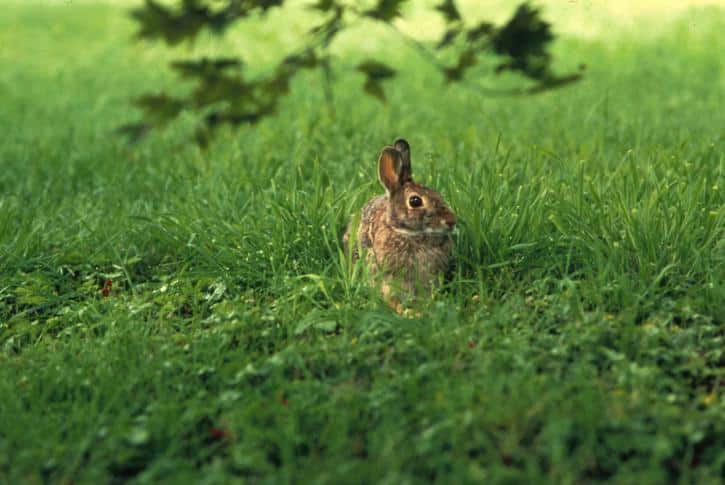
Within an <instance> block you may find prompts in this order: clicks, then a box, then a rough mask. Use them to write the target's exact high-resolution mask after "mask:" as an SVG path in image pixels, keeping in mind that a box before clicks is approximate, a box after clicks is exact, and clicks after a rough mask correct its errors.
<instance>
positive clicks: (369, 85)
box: [363, 78, 388, 103]
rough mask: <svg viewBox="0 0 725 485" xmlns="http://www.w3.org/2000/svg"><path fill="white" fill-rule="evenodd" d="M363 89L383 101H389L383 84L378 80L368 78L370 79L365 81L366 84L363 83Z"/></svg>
mask: <svg viewBox="0 0 725 485" xmlns="http://www.w3.org/2000/svg"><path fill="white" fill-rule="evenodd" d="M363 91H365V92H366V93H368V94H369V95H371V96H374V97H376V98H378V99H379V100H380V101H381V102H383V103H387V101H388V100H387V99H386V98H385V91H383V86H382V85H381V84H380V83H379V82H378V81H375V80H373V79H369V78H368V80H367V81H365V84H364V85H363Z"/></svg>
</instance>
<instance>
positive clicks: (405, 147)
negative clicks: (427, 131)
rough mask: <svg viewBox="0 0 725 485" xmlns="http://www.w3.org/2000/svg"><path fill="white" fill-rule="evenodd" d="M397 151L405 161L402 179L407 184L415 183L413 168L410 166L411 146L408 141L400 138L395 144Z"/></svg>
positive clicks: (401, 171)
mask: <svg viewBox="0 0 725 485" xmlns="http://www.w3.org/2000/svg"><path fill="white" fill-rule="evenodd" d="M393 146H394V147H395V149H396V150H398V151H399V152H400V157H401V159H402V160H403V167H402V168H401V170H400V179H401V180H402V181H403V183H405V182H412V181H413V167H412V166H411V164H410V145H409V144H408V142H407V141H405V140H404V139H402V138H398V139H397V140H395V143H393Z"/></svg>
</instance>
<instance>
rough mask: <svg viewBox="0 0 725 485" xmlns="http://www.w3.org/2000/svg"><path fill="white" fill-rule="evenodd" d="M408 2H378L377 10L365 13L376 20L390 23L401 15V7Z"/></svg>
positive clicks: (385, 0)
mask: <svg viewBox="0 0 725 485" xmlns="http://www.w3.org/2000/svg"><path fill="white" fill-rule="evenodd" d="M405 1H406V0H378V4H377V6H376V7H375V8H373V9H371V10H368V11H366V12H365V15H366V16H368V17H372V18H374V19H378V20H382V21H383V22H390V21H391V20H393V19H394V18H395V17H398V16H399V15H400V6H401V5H402V4H403V3H405Z"/></svg>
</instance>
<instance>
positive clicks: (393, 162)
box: [378, 147, 403, 193]
mask: <svg viewBox="0 0 725 485" xmlns="http://www.w3.org/2000/svg"><path fill="white" fill-rule="evenodd" d="M402 168H403V159H402V156H401V154H400V152H399V151H398V150H396V149H395V148H392V147H385V148H383V151H382V153H381V154H380V160H378V175H379V177H380V183H381V184H383V187H385V190H386V191H387V192H388V193H393V192H395V191H396V190H398V189H399V188H400V187H402V186H403V180H402V179H401V178H400V171H401V169H402Z"/></svg>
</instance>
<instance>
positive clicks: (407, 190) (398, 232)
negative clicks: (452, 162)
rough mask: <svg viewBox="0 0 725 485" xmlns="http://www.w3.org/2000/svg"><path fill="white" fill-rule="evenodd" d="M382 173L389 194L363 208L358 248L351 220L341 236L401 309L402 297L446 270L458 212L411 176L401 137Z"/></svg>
mask: <svg viewBox="0 0 725 485" xmlns="http://www.w3.org/2000/svg"><path fill="white" fill-rule="evenodd" d="M378 176H379V179H380V183H381V184H382V185H383V187H384V188H385V195H379V196H377V197H373V198H372V199H371V200H369V201H368V202H367V204H365V206H364V207H363V208H362V211H361V215H360V222H359V226H358V228H357V241H356V244H355V245H354V246H355V247H352V248H351V247H350V243H351V237H352V234H353V231H354V229H355V228H353V227H352V226H353V222H352V221H351V223H350V224H349V225H348V227H347V230H346V231H345V234H344V235H343V244H344V246H345V247H346V248H347V250H348V251H352V258H353V260H356V259H357V258H358V257H364V258H365V259H364V260H365V264H366V265H367V266H368V269H369V273H370V275H371V276H372V277H373V278H379V279H378V282H379V283H380V284H381V286H380V287H381V291H382V294H383V299H384V300H385V301H386V302H387V303H388V304H389V305H390V306H391V307H393V308H394V309H395V310H396V311H397V312H399V313H402V312H404V310H405V305H404V304H403V302H410V301H413V300H414V299H415V296H416V295H421V294H425V293H428V294H430V292H431V290H432V289H433V287H434V286H435V284H436V282H437V281H438V280H439V276H440V275H442V274H444V273H445V272H446V270H447V269H448V264H449V259H450V255H451V249H452V247H453V240H452V238H451V233H452V231H453V230H454V228H455V227H456V222H457V220H456V215H455V214H454V213H453V211H452V210H451V209H450V208H449V207H448V205H447V204H446V203H445V202H444V201H443V197H441V195H440V194H439V193H438V192H436V191H435V190H433V189H430V188H428V187H424V186H422V185H419V184H417V183H415V182H414V181H413V178H412V168H411V163H410V145H409V144H408V142H407V141H405V140H404V139H402V138H399V139H397V140H396V141H395V143H394V144H393V146H391V147H385V148H383V151H382V152H381V153H380V159H379V160H378Z"/></svg>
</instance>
